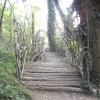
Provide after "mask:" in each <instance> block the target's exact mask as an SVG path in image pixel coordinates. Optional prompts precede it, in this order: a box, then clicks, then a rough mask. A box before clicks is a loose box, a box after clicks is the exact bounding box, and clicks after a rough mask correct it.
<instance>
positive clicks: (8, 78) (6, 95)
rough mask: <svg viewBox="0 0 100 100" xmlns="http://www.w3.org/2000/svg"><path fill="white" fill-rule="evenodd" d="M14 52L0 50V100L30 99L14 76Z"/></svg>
mask: <svg viewBox="0 0 100 100" xmlns="http://www.w3.org/2000/svg"><path fill="white" fill-rule="evenodd" d="M14 69H15V56H14V52H7V51H0V100H31V97H30V95H29V94H27V92H26V91H25V87H24V86H22V84H21V83H20V82H19V81H18V80H17V79H16V78H15V77H14V74H13V73H14Z"/></svg>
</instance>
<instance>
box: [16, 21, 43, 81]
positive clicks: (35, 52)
mask: <svg viewBox="0 0 100 100" xmlns="http://www.w3.org/2000/svg"><path fill="white" fill-rule="evenodd" d="M14 23H15V55H16V76H17V78H18V79H20V80H21V77H22V74H23V70H24V67H25V65H26V63H27V62H33V61H39V60H41V59H42V57H43V56H42V55H43V46H44V37H40V31H38V32H37V34H36V35H34V36H32V35H30V32H29V33H27V31H25V28H24V26H22V25H20V24H19V23H18V22H17V21H14ZM29 35H30V36H29ZM29 37H31V38H29Z"/></svg>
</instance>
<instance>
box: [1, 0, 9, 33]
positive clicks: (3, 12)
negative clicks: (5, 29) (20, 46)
mask: <svg viewBox="0 0 100 100" xmlns="http://www.w3.org/2000/svg"><path fill="white" fill-rule="evenodd" d="M6 3H7V0H5V2H4V6H3V9H2V14H1V18H0V34H1V28H2V21H3V15H4V10H5V8H6Z"/></svg>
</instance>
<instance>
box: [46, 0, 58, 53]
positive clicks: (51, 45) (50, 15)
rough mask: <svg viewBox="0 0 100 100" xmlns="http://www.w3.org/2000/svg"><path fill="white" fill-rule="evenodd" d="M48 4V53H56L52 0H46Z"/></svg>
mask: <svg viewBox="0 0 100 100" xmlns="http://www.w3.org/2000/svg"><path fill="white" fill-rule="evenodd" d="M47 4H48V31H47V35H48V40H49V48H50V51H52V52H55V51H56V43H55V6H54V1H53V0H47Z"/></svg>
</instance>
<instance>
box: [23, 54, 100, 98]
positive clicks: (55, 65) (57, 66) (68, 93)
mask: <svg viewBox="0 0 100 100" xmlns="http://www.w3.org/2000/svg"><path fill="white" fill-rule="evenodd" d="M22 82H23V84H25V85H26V86H27V88H28V90H29V92H30V94H31V95H32V97H33V100H99V99H98V98H96V97H93V96H87V95H85V94H84V93H83V90H82V89H81V84H80V82H81V74H80V71H79V69H77V68H76V67H74V66H71V65H69V64H67V63H65V59H64V57H62V56H60V55H58V54H57V53H51V52H45V56H44V59H43V60H42V61H40V62H38V63H33V62H32V63H28V64H27V65H26V67H25V69H24V73H23V77H22Z"/></svg>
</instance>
